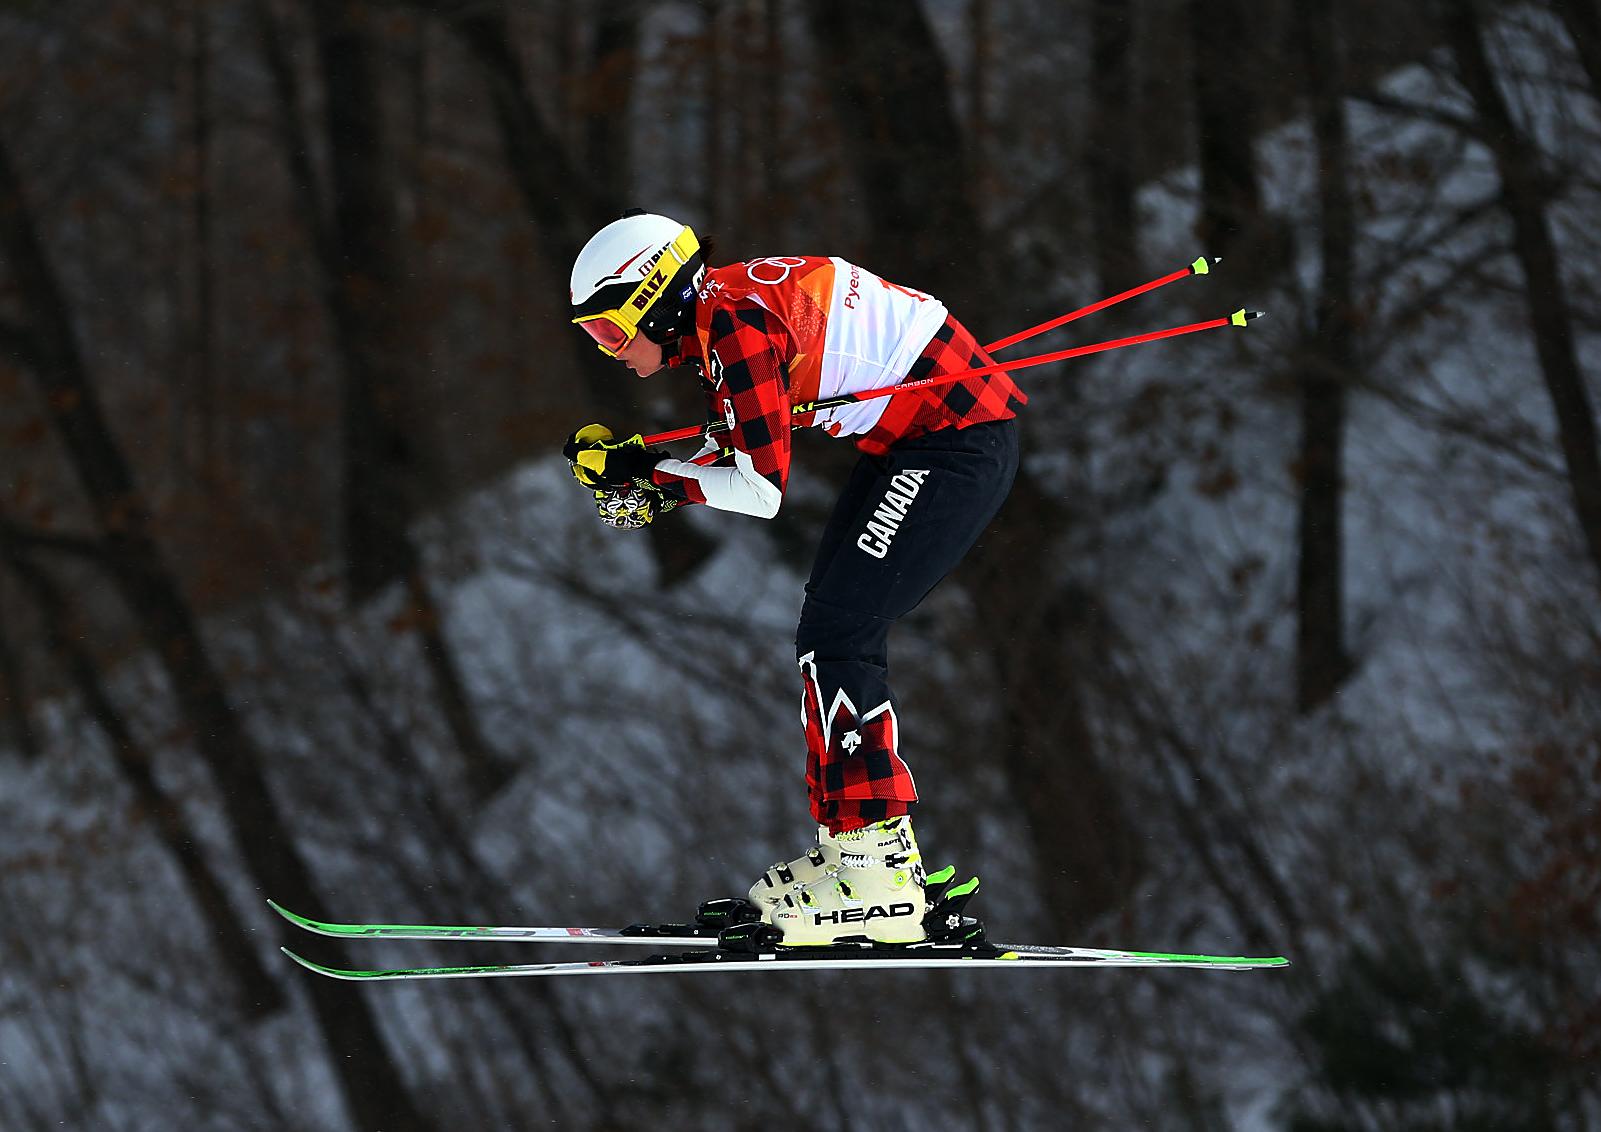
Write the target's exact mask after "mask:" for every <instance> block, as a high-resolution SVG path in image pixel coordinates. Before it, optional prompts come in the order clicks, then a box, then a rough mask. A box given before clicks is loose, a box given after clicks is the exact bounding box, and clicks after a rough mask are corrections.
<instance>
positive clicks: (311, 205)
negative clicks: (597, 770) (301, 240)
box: [256, 4, 508, 796]
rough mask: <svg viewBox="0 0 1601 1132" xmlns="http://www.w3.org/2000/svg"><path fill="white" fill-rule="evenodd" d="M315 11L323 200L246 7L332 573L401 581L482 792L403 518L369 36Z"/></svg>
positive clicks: (281, 81) (494, 777) (405, 493)
mask: <svg viewBox="0 0 1601 1132" xmlns="http://www.w3.org/2000/svg"><path fill="white" fill-rule="evenodd" d="M316 13H317V21H318V31H319V44H318V47H319V52H318V54H319V58H320V60H321V62H322V67H323V74H324V82H325V88H326V89H325V94H324V97H325V101H326V103H327V105H326V107H325V118H326V121H327V131H328V139H329V150H330V154H331V160H330V170H331V178H330V179H331V184H330V188H329V192H328V196H329V197H330V199H331V201H332V207H331V208H326V209H325V208H324V206H323V204H322V195H323V194H322V193H321V191H320V189H319V186H318V184H317V182H316V178H315V174H314V173H313V170H312V167H311V164H310V161H309V160H308V159H307V156H306V155H307V153H308V151H309V141H308V139H307V138H306V136H305V131H304V128H303V127H302V125H301V122H300V95H299V92H298V87H297V84H296V82H295V77H294V71H293V69H292V67H291V64H290V61H289V56H288V53H287V49H286V45H285V44H284V43H283V41H282V37H281V32H280V30H279V27H278V24H277V21H276V20H274V19H273V17H272V14H271V12H270V11H269V10H268V9H267V8H266V7H265V6H258V8H257V12H256V14H257V18H258V26H259V28H260V31H261V33H262V46H263V51H264V53H265V55H266V56H267V65H268V70H269V72H270V73H271V75H272V77H273V81H274V86H275V88H276V95H277V103H278V113H279V120H280V127H281V130H282V132H283V135H284V142H285V147H286V150H287V151H288V153H289V155H290V166H291V178H290V180H291V182H292V186H293V192H294V195H295V197H296V211H297V212H298V214H299V216H300V218H301V221H302V223H303V224H304V225H305V226H306V228H307V234H308V237H309V239H310V240H311V244H312V248H313V252H314V253H315V254H314V258H315V260H316V265H317V269H318V270H317V274H318V276H319V278H320V280H321V285H320V287H319V291H320V293H321V295H322V297H323V299H324V302H325V305H326V309H327V311H328V317H329V322H330V325H331V329H332V332H333V338H334V342H335V344H336V348H337V353H338V356H339V362H340V375H341V378H342V379H343V382H344V405H343V409H344V417H343V421H344V426H345V433H344V441H345V444H344V450H345V459H346V483H345V515H346V545H347V554H346V576H347V579H348V581H349V588H350V593H351V598H352V600H353V601H357V602H359V601H360V600H361V599H362V598H363V597H364V596H367V595H369V594H371V593H373V592H374V591H375V590H377V589H379V588H381V587H382V586H384V585H387V584H388V583H390V582H391V581H394V580H396V579H397V578H398V579H399V580H400V581H401V582H402V583H403V585H404V588H405V594H406V597H407V600H408V601H409V602H410V603H411V607H412V615H411V618H410V620H411V622H412V623H413V624H414V625H415V626H416V628H417V631H418V633H419V635H420V643H421V646H422V652H423V658H424V660H425V662H426V663H427V665H428V668H429V671H430V673H431V674H432V676H433V678H434V687H435V691H436V692H437V694H438V696H439V702H440V708H441V710H442V712H443V714H444V718H445V723H446V726H447V727H448V728H449V729H450V733H451V737H452V739H453V740H454V741H455V744H456V748H457V750H458V751H459V752H460V753H461V756H462V761H463V763H464V765H465V767H466V772H467V776H468V779H469V780H470V781H471V783H472V784H473V787H474V789H475V790H476V791H477V793H479V794H480V795H483V796H487V795H488V794H490V793H492V792H493V791H494V790H495V789H497V788H498V787H499V786H500V785H501V784H502V783H503V782H504V781H505V779H506V776H507V773H508V768H507V767H506V766H505V764H504V762H503V761H502V760H501V759H500V758H499V756H498V755H497V754H496V752H495V751H494V750H493V748H492V747H491V746H490V744H489V742H488V740H487V739H485V738H484V735H483V731H482V729H481V728H479V726H478V722H477V716H476V714H475V713H474V711H473V710H472V705H471V703H470V701H469V699H468V696H467V691H466V686H465V683H464V681H463V680H462V679H461V674H460V672H459V671H458V667H457V665H456V660H455V655H454V653H453V652H452V651H451V650H450V648H449V645H448V642H447V641H446V640H445V637H444V634H443V631H442V630H441V628H440V625H441V616H440V611H439V607H438V604H437V603H436V602H435V600H434V597H433V592H432V590H431V589H430V587H429V585H428V582H427V579H426V577H425V576H424V572H423V563H422V557H421V555H420V554H418V553H417V549H416V546H415V545H414V543H413V542H412V537H411V533H410V530H409V529H408V523H409V520H410V518H411V515H412V511H413V508H414V506H415V503H414V496H415V494H416V492H415V490H414V489H415V481H416V479H417V478H418V477H419V476H420V475H422V474H423V473H422V471H421V470H420V469H419V468H418V466H417V461H415V460H414V459H413V458H412V446H411V444H410V442H409V440H408V437H407V435H406V432H407V430H406V427H405V422H404V419H403V417H404V414H403V412H402V411H401V407H400V404H399V402H400V401H401V400H402V399H403V395H402V389H403V386H404V384H405V375H404V373H403V372H402V362H401V358H402V357H403V356H404V354H405V353H406V350H407V336H406V334H405V333H404V332H403V331H402V330H401V328H400V326H399V325H398V323H399V315H400V312H399V307H398V304H399V303H400V301H401V299H400V297H399V291H400V282H399V274H400V270H399V262H400V258H401V253H400V251H399V249H398V248H397V247H396V246H395V241H396V240H397V239H398V235H397V229H398V226H399V218H398V216H397V210H396V207H395V196H394V191H393V190H394V186H393V185H392V184H391V182H390V174H389V169H388V163H387V160H386V156H385V142H384V137H383V124H382V121H381V117H380V109H379V102H378V98H379V95H378V90H377V85H376V77H375V75H374V72H373V60H372V58H371V54H372V44H371V42H370V40H369V38H368V35H367V33H366V32H365V30H364V29H363V28H362V27H361V25H360V24H359V22H358V17H357V15H356V14H355V13H354V11H353V10H351V9H349V8H348V7H346V8H337V7H333V6H328V5H321V4H319V5H318V6H317V7H316ZM325 217H331V219H325Z"/></svg>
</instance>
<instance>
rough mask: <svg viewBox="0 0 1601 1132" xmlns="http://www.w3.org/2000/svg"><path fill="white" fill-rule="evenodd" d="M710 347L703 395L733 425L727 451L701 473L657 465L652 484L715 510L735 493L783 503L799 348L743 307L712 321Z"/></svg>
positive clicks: (722, 310)
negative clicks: (792, 376) (793, 366)
mask: <svg viewBox="0 0 1601 1132" xmlns="http://www.w3.org/2000/svg"><path fill="white" fill-rule="evenodd" d="M709 347H710V348H709V350H708V351H707V357H706V369H705V378H706V395H707V398H708V400H709V402H710V405H709V408H710V410H711V415H712V417H713V418H718V417H720V418H722V420H723V421H724V422H725V423H726V424H727V425H728V429H729V431H728V433H727V441H726V445H727V446H726V447H725V448H724V449H723V450H722V452H721V453H720V454H719V455H718V457H717V459H716V460H715V461H714V462H713V463H712V465H711V466H710V467H709V468H706V469H705V471H704V472H702V471H701V470H700V469H697V468H694V467H692V466H690V465H688V464H686V463H684V462H683V461H676V460H669V461H664V462H663V464H660V465H657V467H656V470H655V472H654V473H653V474H652V479H653V481H654V482H655V483H656V484H657V485H658V486H660V487H663V488H665V489H667V491H668V492H670V493H672V494H673V495H682V497H683V498H685V499H687V500H689V501H691V502H695V503H710V504H711V505H712V506H714V507H716V506H719V505H720V503H726V501H727V496H728V493H730V492H747V493H755V494H757V495H763V496H772V497H774V498H776V497H778V496H782V494H783V492H784V488H785V487H786V485H787V484H788V481H789V460H790V440H789V436H790V406H789V361H790V360H791V359H792V358H793V357H794V352H795V347H794V341H793V339H791V337H790V335H789V332H788V330H787V329H786V328H785V327H784V325H783V323H781V322H780V321H779V320H778V319H776V318H774V317H773V316H772V315H771V314H769V313H768V312H767V311H766V310H764V309H763V308H762V307H761V306H759V305H757V304H756V303H754V302H749V301H741V302H733V303H729V304H726V305H724V306H720V307H719V308H718V309H717V310H716V311H714V312H713V313H712V320H711V334H710V341H709ZM698 462H699V461H697V463H698ZM757 481H760V482H757ZM774 493H776V495H775V494H774ZM720 496H721V497H724V498H721V499H720ZM728 509H731V510H747V508H746V507H743V506H737V505H736V506H731V507H729V508H728Z"/></svg>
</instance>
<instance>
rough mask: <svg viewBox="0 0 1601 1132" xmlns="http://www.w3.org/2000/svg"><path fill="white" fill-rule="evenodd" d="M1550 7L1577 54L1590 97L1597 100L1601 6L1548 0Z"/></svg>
mask: <svg viewBox="0 0 1601 1132" xmlns="http://www.w3.org/2000/svg"><path fill="white" fill-rule="evenodd" d="M1551 6H1552V7H1553V8H1555V9H1556V13H1557V15H1558V16H1559V17H1560V18H1561V20H1562V24H1563V26H1564V27H1566V28H1567V29H1568V35H1569V37H1570V38H1572V40H1573V46H1574V48H1575V49H1576V50H1577V51H1578V53H1579V63H1580V64H1581V65H1582V66H1583V67H1584V73H1585V75H1586V76H1587V77H1588V78H1589V80H1590V93H1591V94H1592V95H1594V96H1595V97H1596V98H1601V5H1598V4H1597V3H1596V0H1551Z"/></svg>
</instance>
